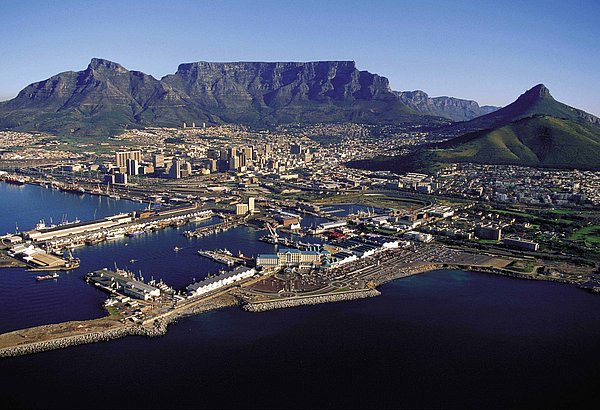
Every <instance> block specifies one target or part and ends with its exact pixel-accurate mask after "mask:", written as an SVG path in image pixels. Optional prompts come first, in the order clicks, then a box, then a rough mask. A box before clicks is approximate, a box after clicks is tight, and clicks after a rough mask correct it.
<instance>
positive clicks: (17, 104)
mask: <svg viewBox="0 0 600 410" xmlns="http://www.w3.org/2000/svg"><path fill="white" fill-rule="evenodd" d="M336 121H355V122H365V123H378V122H409V123H418V124H436V123H440V122H443V121H444V120H443V119H441V118H438V117H434V116H428V115H424V114H422V113H420V112H418V111H415V110H413V109H412V108H410V107H408V106H407V105H406V104H405V103H403V102H402V101H401V100H400V99H399V98H398V97H397V96H396V95H395V94H394V93H393V92H392V91H391V89H390V86H389V82H388V80H387V78H385V77H381V76H379V75H377V74H372V73H369V72H368V71H359V70H358V69H356V67H355V64H354V62H352V61H321V62H306V63H301V62H287V63H263V62H239V63H209V62H196V63H187V64H181V65H180V66H179V68H178V69H177V72H176V73H175V74H171V75H167V76H165V77H163V78H162V79H160V80H157V79H156V78H154V77H152V76H150V75H147V74H144V73H142V72H139V71H130V70H127V69H125V68H124V67H122V66H121V65H119V64H117V63H114V62H111V61H107V60H103V59H97V58H94V59H92V61H91V62H90V64H89V65H88V67H87V68H86V69H85V70H83V71H79V72H73V71H68V72H64V73H61V74H57V75H55V76H53V77H51V78H49V79H47V80H44V81H40V82H37V83H33V84H31V85H29V86H27V87H26V88H25V89H23V90H22V91H21V92H20V93H19V94H18V95H17V97H15V98H14V99H12V100H10V101H5V102H3V103H0V128H7V129H15V130H40V131H49V132H55V133H74V134H79V135H106V134H114V133H117V132H120V131H122V130H123V129H126V128H128V127H143V126H171V127H173V126H181V124H182V123H183V122H187V123H192V122H196V123H200V122H206V123H224V122H229V123H243V124H249V125H258V126H268V125H273V124H280V123H293V122H305V123H311V122H336Z"/></svg>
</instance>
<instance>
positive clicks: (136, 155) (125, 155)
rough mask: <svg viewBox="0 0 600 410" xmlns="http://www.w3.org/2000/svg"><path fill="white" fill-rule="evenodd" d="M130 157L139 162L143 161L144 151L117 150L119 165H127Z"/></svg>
mask: <svg viewBox="0 0 600 410" xmlns="http://www.w3.org/2000/svg"><path fill="white" fill-rule="evenodd" d="M128 159H135V160H136V161H137V162H138V164H139V163H140V162H142V151H139V150H138V151H117V152H116V153H115V163H116V165H117V167H124V166H127V160H128Z"/></svg>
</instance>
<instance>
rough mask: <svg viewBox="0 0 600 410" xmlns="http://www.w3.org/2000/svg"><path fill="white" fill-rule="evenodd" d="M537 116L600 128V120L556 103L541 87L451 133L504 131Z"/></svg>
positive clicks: (542, 85) (459, 124)
mask: <svg viewBox="0 0 600 410" xmlns="http://www.w3.org/2000/svg"><path fill="white" fill-rule="evenodd" d="M534 115H549V116H552V117H556V118H564V119H567V120H571V121H576V122H580V123H583V124H591V125H594V126H596V127H600V118H598V117H595V116H593V115H592V114H588V113H587V112H585V111H582V110H579V109H577V108H573V107H570V106H568V105H566V104H563V103H561V102H559V101H556V100H555V99H554V98H553V97H552V95H551V94H550V90H548V88H546V86H544V84H538V85H536V86H535V87H533V88H531V89H529V90H528V91H526V92H525V93H523V94H521V96H519V98H517V100H516V101H514V102H513V103H511V104H509V105H507V106H506V107H504V108H501V109H499V110H497V111H494V112H492V113H490V114H486V115H483V116H481V117H478V118H475V119H473V120H471V121H467V122H464V123H457V124H453V125H452V126H450V127H449V128H448V129H449V130H452V131H455V132H456V131H459V132H460V133H461V134H464V133H466V132H470V131H475V130H483V129H493V128H498V127H502V126H504V125H507V124H510V123H511V122H513V121H516V120H519V119H521V118H526V117H532V116H534Z"/></svg>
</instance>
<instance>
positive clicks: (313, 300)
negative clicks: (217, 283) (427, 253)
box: [242, 289, 381, 312]
mask: <svg viewBox="0 0 600 410" xmlns="http://www.w3.org/2000/svg"><path fill="white" fill-rule="evenodd" d="M379 295H381V292H379V291H378V290H376V289H367V290H358V291H350V292H340V293H334V294H327V295H316V296H300V297H295V298H288V299H282V300H273V301H268V302H255V303H246V304H244V305H242V309H243V310H245V311H247V312H265V311H267V310H273V309H282V308H289V307H294V306H303V305H317V304H320V303H330V302H341V301H344V300H355V299H364V298H372V297H375V296H379Z"/></svg>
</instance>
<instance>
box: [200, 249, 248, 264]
mask: <svg viewBox="0 0 600 410" xmlns="http://www.w3.org/2000/svg"><path fill="white" fill-rule="evenodd" d="M198 255H200V256H204V257H205V258H208V259H212V260H213V261H215V262H219V263H222V264H224V265H227V266H232V265H235V264H236V263H239V262H240V258H236V257H235V256H233V255H232V253H231V252H230V251H229V250H227V249H217V250H214V251H209V250H202V249H201V250H199V251H198Z"/></svg>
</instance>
